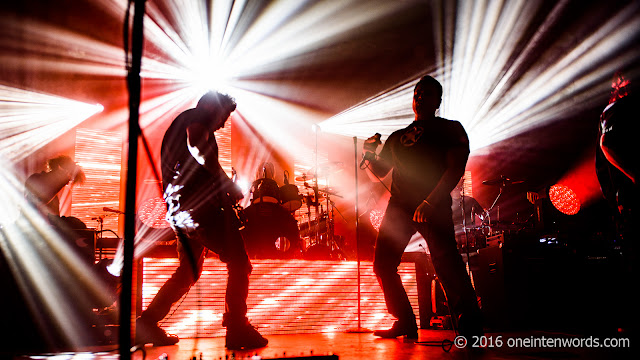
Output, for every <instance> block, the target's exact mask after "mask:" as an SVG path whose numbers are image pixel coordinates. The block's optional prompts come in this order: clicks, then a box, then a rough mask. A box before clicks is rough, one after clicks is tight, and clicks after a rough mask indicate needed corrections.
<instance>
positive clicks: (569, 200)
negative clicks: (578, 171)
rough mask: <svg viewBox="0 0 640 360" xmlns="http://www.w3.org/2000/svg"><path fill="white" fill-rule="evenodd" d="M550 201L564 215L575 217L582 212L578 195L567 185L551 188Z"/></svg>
mask: <svg viewBox="0 0 640 360" xmlns="http://www.w3.org/2000/svg"><path fill="white" fill-rule="evenodd" d="M549 200H551V203H552V204H553V206H554V207H555V208H556V209H558V211H560V212H561V213H563V214H566V215H575V214H577V213H578V211H580V200H579V199H578V195H576V193H575V192H574V191H573V190H571V188H569V187H568V186H566V185H560V184H556V185H553V186H551V187H550V188H549Z"/></svg>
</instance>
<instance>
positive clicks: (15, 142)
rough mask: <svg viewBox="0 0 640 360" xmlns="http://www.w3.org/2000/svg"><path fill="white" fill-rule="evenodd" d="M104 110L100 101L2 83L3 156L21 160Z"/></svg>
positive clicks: (0, 124)
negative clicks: (98, 102) (24, 88)
mask: <svg viewBox="0 0 640 360" xmlns="http://www.w3.org/2000/svg"><path fill="white" fill-rule="evenodd" d="M102 110H103V107H102V105H99V104H97V105H96V104H85V103H82V102H79V101H74V100H70V99H65V98H62V97H59V96H53V95H47V94H42V93H37V92H33V91H27V90H22V89H16V88H12V87H8V86H3V85H0V114H1V115H0V140H1V141H2V147H1V148H0V156H2V157H4V158H6V159H7V160H8V161H10V162H17V161H20V160H22V159H24V158H26V157H28V156H29V155H31V154H32V153H33V152H34V151H36V150H37V149H39V148H40V147H42V146H43V145H45V144H47V143H49V142H50V141H52V140H54V139H55V138H57V137H58V136H60V135H62V134H64V133H65V132H67V131H69V130H70V129H72V128H73V127H74V126H76V125H78V124H80V123H81V122H83V121H84V120H86V119H88V118H89V117H91V116H93V115H95V114H97V113H99V112H101V111H102Z"/></svg>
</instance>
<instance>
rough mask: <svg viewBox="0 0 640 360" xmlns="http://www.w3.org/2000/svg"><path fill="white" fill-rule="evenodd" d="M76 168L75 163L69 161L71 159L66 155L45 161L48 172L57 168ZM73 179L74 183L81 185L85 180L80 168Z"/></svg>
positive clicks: (71, 160)
mask: <svg viewBox="0 0 640 360" xmlns="http://www.w3.org/2000/svg"><path fill="white" fill-rule="evenodd" d="M70 166H73V167H76V166H77V165H76V163H75V162H74V161H73V159H71V157H69V156H67V155H58V156H56V157H54V158H51V159H49V160H47V168H48V169H49V170H50V171H53V170H56V169H58V168H61V169H65V168H67V167H70ZM77 170H78V171H77V172H76V175H75V177H74V178H73V179H72V180H73V182H74V183H77V184H82V183H84V181H85V180H86V177H85V175H84V171H83V170H82V168H78V169H77Z"/></svg>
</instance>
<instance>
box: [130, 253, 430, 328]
mask: <svg viewBox="0 0 640 360" xmlns="http://www.w3.org/2000/svg"><path fill="white" fill-rule="evenodd" d="M177 265H178V260H177V259H167V258H164V259H161V258H145V259H144V260H143V269H142V271H143V275H142V281H143V283H142V307H143V309H144V308H146V307H147V306H148V305H149V303H150V302H151V300H152V299H153V297H154V296H155V294H156V293H157V291H158V289H159V287H160V286H162V284H163V283H164V282H165V281H166V280H167V279H168V278H169V277H170V276H171V274H172V273H173V271H174V270H175V268H176V267H177ZM252 265H253V272H252V274H251V277H250V290H249V298H248V300H247V305H248V314H247V316H248V317H249V319H250V320H251V323H252V324H253V325H254V326H256V327H257V328H258V329H259V330H260V332H261V333H262V334H264V335H270V334H300V333H320V332H343V331H346V330H348V329H352V328H355V327H357V326H358V315H357V314H358V301H357V292H358V285H357V264H356V262H355V261H314V260H252ZM398 271H399V274H400V276H401V278H402V280H403V283H404V285H405V288H406V289H407V294H408V296H409V299H410V301H411V303H412V305H413V308H414V312H415V314H416V317H417V318H418V321H419V314H418V313H419V308H418V291H417V286H416V272H415V265H414V264H413V263H402V264H401V265H400V267H399V270H398ZM360 274H361V275H360V293H361V303H360V307H361V310H360V326H361V327H363V328H369V329H379V328H385V327H390V326H391V325H392V324H393V321H394V319H393V318H392V317H391V316H390V315H388V314H387V311H386V306H385V303H384V297H383V295H382V291H381V290H380V286H379V285H378V282H377V279H376V277H375V275H374V273H373V268H372V263H371V262H361V264H360ZM226 281H227V270H226V266H225V264H224V263H222V262H220V261H219V260H218V259H212V258H208V259H206V260H205V263H204V271H203V273H202V277H201V278H200V280H199V281H198V283H196V285H195V286H194V287H193V288H192V289H191V291H190V292H189V293H188V294H187V295H186V297H185V298H184V300H182V301H181V302H178V303H177V304H176V305H174V307H173V308H172V310H171V312H170V315H169V316H168V317H167V318H166V319H165V320H164V321H163V322H162V323H161V326H162V327H163V328H164V329H166V330H167V331H168V332H170V333H174V334H177V335H178V336H180V337H181V338H190V337H218V336H224V334H225V329H224V328H223V327H222V325H221V322H222V314H223V312H224V294H225V288H226Z"/></svg>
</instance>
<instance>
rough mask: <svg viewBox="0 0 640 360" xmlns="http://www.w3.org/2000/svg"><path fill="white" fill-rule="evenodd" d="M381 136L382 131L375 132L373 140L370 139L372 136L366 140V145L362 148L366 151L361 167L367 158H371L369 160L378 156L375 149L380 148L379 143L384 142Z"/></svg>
mask: <svg viewBox="0 0 640 360" xmlns="http://www.w3.org/2000/svg"><path fill="white" fill-rule="evenodd" d="M381 137H382V135H380V133H375V135H373V141H369V140H370V139H371V138H369V139H367V140H365V142H364V145H363V146H362V149H363V150H364V151H365V153H364V155H363V156H362V161H361V162H360V168H362V167H363V166H364V162H365V161H366V160H369V161H371V160H375V158H376V154H375V151H376V149H377V148H378V145H380V144H382V141H381V140H380V138H381Z"/></svg>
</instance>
